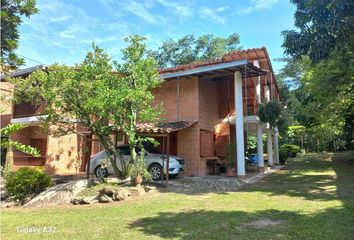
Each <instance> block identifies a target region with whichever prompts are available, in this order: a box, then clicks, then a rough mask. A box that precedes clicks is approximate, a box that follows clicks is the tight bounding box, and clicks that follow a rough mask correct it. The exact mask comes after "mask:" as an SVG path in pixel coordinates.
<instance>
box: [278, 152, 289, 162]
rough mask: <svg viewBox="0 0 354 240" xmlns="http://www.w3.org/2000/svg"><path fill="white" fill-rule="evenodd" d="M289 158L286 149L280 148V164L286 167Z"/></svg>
mask: <svg viewBox="0 0 354 240" xmlns="http://www.w3.org/2000/svg"><path fill="white" fill-rule="evenodd" d="M287 158H288V152H287V151H286V150H285V149H282V148H280V150H279V163H280V164H282V165H284V164H285V163H286V159H287Z"/></svg>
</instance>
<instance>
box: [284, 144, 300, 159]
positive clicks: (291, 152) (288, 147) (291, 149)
mask: <svg viewBox="0 0 354 240" xmlns="http://www.w3.org/2000/svg"><path fill="white" fill-rule="evenodd" d="M280 149H281V150H282V149H283V150H284V151H286V152H287V155H288V157H296V154H298V153H299V152H301V148H300V147H299V146H296V145H293V144H284V145H282V146H281V147H280Z"/></svg>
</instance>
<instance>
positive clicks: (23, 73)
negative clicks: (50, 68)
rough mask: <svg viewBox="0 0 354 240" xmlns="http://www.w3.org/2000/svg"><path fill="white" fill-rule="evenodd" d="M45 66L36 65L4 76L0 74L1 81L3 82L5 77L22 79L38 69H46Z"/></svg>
mask: <svg viewBox="0 0 354 240" xmlns="http://www.w3.org/2000/svg"><path fill="white" fill-rule="evenodd" d="M46 68H47V66H46V65H43V64H41V65H37V66H33V67H29V68H24V69H19V70H17V71H14V72H10V73H6V74H4V73H3V74H1V80H4V79H5V78H7V77H22V76H26V75H28V74H30V73H33V72H34V71H36V70H38V69H42V70H44V69H46Z"/></svg>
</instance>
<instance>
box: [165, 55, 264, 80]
mask: <svg viewBox="0 0 354 240" xmlns="http://www.w3.org/2000/svg"><path fill="white" fill-rule="evenodd" d="M236 71H239V72H241V74H242V77H256V76H261V75H265V74H267V72H266V71H264V70H262V69H261V68H258V67H256V66H254V65H253V64H251V63H249V62H248V60H247V59H241V60H237V61H232V62H226V63H216V64H213V65H207V66H200V67H196V68H193V69H188V70H182V71H177V72H171V73H162V74H160V77H161V78H163V79H165V80H167V79H171V78H178V77H187V76H198V77H202V78H213V77H223V76H228V75H231V74H234V73H235V72H236Z"/></svg>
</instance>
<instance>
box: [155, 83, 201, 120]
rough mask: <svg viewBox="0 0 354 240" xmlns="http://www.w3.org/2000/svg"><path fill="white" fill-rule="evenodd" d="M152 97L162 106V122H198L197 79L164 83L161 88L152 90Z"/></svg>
mask: <svg viewBox="0 0 354 240" xmlns="http://www.w3.org/2000/svg"><path fill="white" fill-rule="evenodd" d="M178 85H179V95H178ZM153 95H154V96H155V103H156V104H161V103H162V104H163V109H164V113H163V114H162V115H161V118H162V119H163V120H165V121H168V122H173V121H178V120H198V115H199V114H198V112H199V111H198V105H199V99H198V78H180V79H179V80H177V79H174V80H168V81H165V82H164V83H163V84H162V86H160V87H159V88H157V89H154V90H153Z"/></svg>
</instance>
